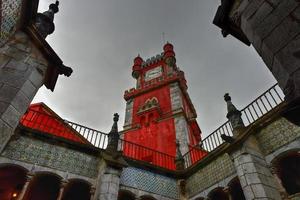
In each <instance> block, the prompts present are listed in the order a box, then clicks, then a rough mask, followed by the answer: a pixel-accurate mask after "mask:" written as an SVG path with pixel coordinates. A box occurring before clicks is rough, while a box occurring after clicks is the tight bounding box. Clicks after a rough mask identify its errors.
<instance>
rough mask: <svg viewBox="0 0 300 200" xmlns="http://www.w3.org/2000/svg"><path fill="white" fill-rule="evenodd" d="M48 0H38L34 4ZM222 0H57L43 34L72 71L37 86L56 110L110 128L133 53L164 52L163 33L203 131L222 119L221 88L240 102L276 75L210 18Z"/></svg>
mask: <svg viewBox="0 0 300 200" xmlns="http://www.w3.org/2000/svg"><path fill="white" fill-rule="evenodd" d="M51 2H54V0H53V1H49V0H40V8H39V10H40V11H45V10H47V9H48V5H49V4H50V3H51ZM219 4H220V0H85V1H79V0H61V1H60V12H59V13H58V14H56V16H55V24H56V30H55V32H54V33H53V34H52V35H51V36H49V37H48V38H47V40H48V42H49V43H50V44H51V46H52V47H53V49H54V50H55V51H56V52H57V54H58V55H59V56H60V57H61V58H62V60H63V61H64V64H65V65H67V66H70V67H72V68H73V70H74V72H73V74H72V76H71V77H69V78H66V77H63V76H60V77H59V80H58V82H57V84H56V88H55V91H54V92H53V93H52V92H51V91H49V90H46V89H45V87H43V88H42V89H40V91H39V92H38V94H37V96H36V97H35V99H34V102H40V101H43V102H45V103H46V104H47V105H48V106H50V107H51V108H52V109H53V110H54V111H55V112H57V114H59V115H60V116H61V117H63V118H66V119H68V120H71V121H75V122H78V123H80V124H83V125H86V126H90V127H92V128H96V129H99V130H102V131H105V132H107V131H109V129H110V127H111V125H112V117H113V113H115V112H118V113H119V114H120V121H119V128H120V129H122V126H123V122H124V113H125V100H124V99H123V93H124V91H125V90H126V89H129V88H131V87H134V85H135V81H134V79H133V78H132V77H131V67H132V64H133V58H134V57H135V56H136V55H137V54H138V53H139V54H141V56H142V57H143V58H148V57H151V56H154V55H156V54H158V53H161V52H162V46H163V42H162V32H165V35H166V40H168V41H170V42H171V43H173V45H174V49H175V53H176V59H177V65H178V66H179V67H180V68H181V69H182V70H183V71H184V72H185V76H186V79H187V82H188V86H189V89H188V92H189V94H190V96H191V99H192V101H193V103H194V106H195V108H196V110H197V113H198V123H199V125H200V127H201V129H202V132H203V135H204V136H206V135H208V134H210V133H211V132H212V131H213V130H214V129H215V128H217V127H218V126H219V125H221V124H222V123H223V122H225V120H226V117H225V116H226V105H225V102H224V100H223V95H224V93H225V92H229V93H230V95H231V96H232V99H233V103H234V104H235V105H236V106H237V107H238V108H243V107H244V106H246V105H247V104H248V103H250V101H252V100H253V99H254V98H256V97H257V96H258V95H260V94H261V93H263V92H264V91H265V90H266V89H268V88H269V87H271V86H272V85H273V84H274V83H275V82H276V81H275V79H274V78H273V77H272V75H271V73H270V72H269V70H268V69H267V67H265V65H264V63H263V62H262V60H261V58H260V57H259V56H258V54H257V53H256V52H255V50H254V49H253V47H248V46H246V45H244V44H242V43H241V42H239V41H238V40H236V39H234V38H232V37H231V36H228V37H227V38H225V39H224V38H223V37H222V35H221V33H220V29H218V28H217V27H215V26H214V25H213V24H212V20H213V17H214V15H215V12H216V9H217V6H218V5H219Z"/></svg>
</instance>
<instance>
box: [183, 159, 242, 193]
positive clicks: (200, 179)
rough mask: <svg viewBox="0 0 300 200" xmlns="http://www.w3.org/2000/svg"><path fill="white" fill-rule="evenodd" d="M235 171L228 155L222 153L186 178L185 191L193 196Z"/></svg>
mask: <svg viewBox="0 0 300 200" xmlns="http://www.w3.org/2000/svg"><path fill="white" fill-rule="evenodd" d="M235 173H236V171H235V167H234V164H233V162H232V161H231V159H230V157H229V155H228V154H226V153H225V154H222V155H221V156H219V157H217V158H216V159H214V160H213V161H211V162H210V163H208V164H207V165H205V166H203V167H202V168H200V169H199V170H198V171H197V172H196V173H195V174H193V175H192V176H191V177H189V178H188V179H187V192H188V194H189V196H190V197H193V196H195V195H196V194H198V193H200V192H202V191H204V190H205V189H206V188H209V187H211V186H212V185H214V184H216V183H218V182H220V181H223V180H224V179H226V178H227V177H229V176H231V175H233V174H235Z"/></svg>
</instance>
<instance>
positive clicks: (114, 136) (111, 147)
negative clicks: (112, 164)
mask: <svg viewBox="0 0 300 200" xmlns="http://www.w3.org/2000/svg"><path fill="white" fill-rule="evenodd" d="M113 121H114V123H113V125H112V127H111V131H110V132H109V134H108V144H107V149H106V150H108V151H117V150H118V142H119V138H120V136H119V132H118V121H119V114H118V113H115V114H114V118H113Z"/></svg>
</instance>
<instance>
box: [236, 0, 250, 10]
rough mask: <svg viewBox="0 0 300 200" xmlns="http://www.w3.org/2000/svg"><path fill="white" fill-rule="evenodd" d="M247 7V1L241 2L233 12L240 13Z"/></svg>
mask: <svg viewBox="0 0 300 200" xmlns="http://www.w3.org/2000/svg"><path fill="white" fill-rule="evenodd" d="M248 5H249V0H242V2H241V3H240V5H239V7H238V8H237V10H236V11H235V12H237V13H242V12H243V11H244V10H245V9H246V8H247V6H248Z"/></svg>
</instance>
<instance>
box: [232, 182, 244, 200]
mask: <svg viewBox="0 0 300 200" xmlns="http://www.w3.org/2000/svg"><path fill="white" fill-rule="evenodd" d="M228 188H229V193H230V196H231V200H246V198H245V196H244V192H243V189H242V186H241V184H240V180H239V179H238V177H236V178H234V179H232V180H231V181H230V183H229V184H228Z"/></svg>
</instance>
